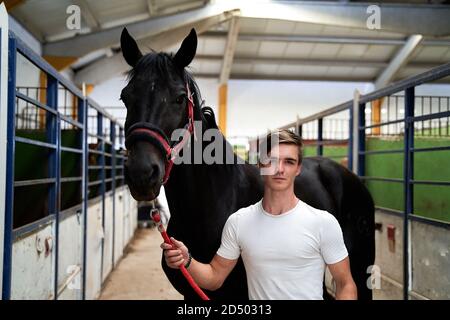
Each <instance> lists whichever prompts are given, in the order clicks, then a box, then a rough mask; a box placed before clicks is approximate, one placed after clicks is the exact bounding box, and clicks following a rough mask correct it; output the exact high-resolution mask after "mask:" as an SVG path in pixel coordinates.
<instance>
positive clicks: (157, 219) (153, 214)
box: [150, 208, 210, 300]
mask: <svg viewBox="0 0 450 320" xmlns="http://www.w3.org/2000/svg"><path fill="white" fill-rule="evenodd" d="M150 215H151V218H152V220H153V221H154V222H155V223H156V225H157V227H158V231H159V232H161V235H162V237H163V239H164V242H165V243H167V244H170V245H172V246H173V245H174V244H173V243H172V241H171V240H170V238H169V236H168V235H167V232H166V230H165V229H164V226H163V224H162V222H161V216H160V215H159V210H158V209H156V208H155V209H152V211H151V213H150ZM180 271H181V273H182V274H183V276H184V277H185V278H186V280H187V282H189V284H190V286H191V287H192V289H194V291H195V292H196V293H197V294H198V295H199V297H200V298H202V300H210V299H209V298H208V296H207V295H206V294H205V293H204V292H203V290H202V289H200V287H199V286H198V285H197V284H196V283H195V280H194V279H193V278H192V276H191V275H190V274H189V272H188V271H187V270H186V268H185V267H184V265H181V266H180Z"/></svg>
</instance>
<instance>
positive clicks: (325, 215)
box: [300, 200, 335, 221]
mask: <svg viewBox="0 0 450 320" xmlns="http://www.w3.org/2000/svg"><path fill="white" fill-rule="evenodd" d="M300 201H301V200H300ZM301 202H302V206H303V208H304V210H306V211H307V212H308V213H309V214H310V215H311V217H313V218H316V219H319V220H322V221H323V220H325V221H327V220H330V219H335V217H334V216H333V215H332V214H331V213H329V212H328V211H326V210H321V209H317V208H315V207H313V206H310V205H309V204H307V203H306V202H303V201H301Z"/></svg>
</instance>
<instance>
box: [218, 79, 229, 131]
mask: <svg viewBox="0 0 450 320" xmlns="http://www.w3.org/2000/svg"><path fill="white" fill-rule="evenodd" d="M227 95H228V84H226V83H224V84H221V85H220V86H219V128H220V131H222V134H223V135H224V136H225V137H226V135H227Z"/></svg>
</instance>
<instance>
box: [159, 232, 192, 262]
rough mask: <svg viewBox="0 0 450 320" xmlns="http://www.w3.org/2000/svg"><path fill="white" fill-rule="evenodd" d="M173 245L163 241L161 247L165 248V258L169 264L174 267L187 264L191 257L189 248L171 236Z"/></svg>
mask: <svg viewBox="0 0 450 320" xmlns="http://www.w3.org/2000/svg"><path fill="white" fill-rule="evenodd" d="M170 240H172V243H173V246H172V245H170V244H168V243H165V242H163V243H161V249H163V250H164V258H165V260H166V263H167V265H168V266H169V267H170V268H173V269H179V268H180V266H181V265H185V264H186V263H187V261H188V259H189V250H188V248H187V247H186V246H185V245H184V243H183V242H181V241H178V240H176V239H175V238H173V237H171V238H170Z"/></svg>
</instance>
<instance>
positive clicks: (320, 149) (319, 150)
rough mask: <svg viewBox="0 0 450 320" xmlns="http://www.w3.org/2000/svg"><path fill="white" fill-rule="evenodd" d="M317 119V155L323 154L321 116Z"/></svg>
mask: <svg viewBox="0 0 450 320" xmlns="http://www.w3.org/2000/svg"><path fill="white" fill-rule="evenodd" d="M317 121H318V125H317V155H318V156H323V144H322V142H323V118H319V119H317Z"/></svg>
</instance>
